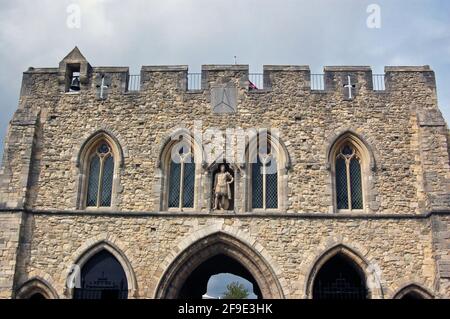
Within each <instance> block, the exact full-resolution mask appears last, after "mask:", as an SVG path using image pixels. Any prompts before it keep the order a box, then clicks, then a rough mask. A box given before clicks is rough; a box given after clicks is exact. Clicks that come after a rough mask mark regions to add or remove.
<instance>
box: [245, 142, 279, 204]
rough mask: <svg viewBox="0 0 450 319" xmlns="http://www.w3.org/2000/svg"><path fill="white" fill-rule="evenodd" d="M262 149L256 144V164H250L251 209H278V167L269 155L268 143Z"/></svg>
mask: <svg viewBox="0 0 450 319" xmlns="http://www.w3.org/2000/svg"><path fill="white" fill-rule="evenodd" d="M266 144H267V146H266V147H264V146H263V145H260V144H259V143H258V150H259V152H258V155H257V156H256V163H252V164H251V167H252V169H251V174H252V175H251V176H252V179H251V183H252V185H251V188H252V192H251V194H252V208H255V209H277V208H278V165H277V161H276V158H275V156H274V155H273V154H272V153H271V145H270V143H269V142H267V143H266Z"/></svg>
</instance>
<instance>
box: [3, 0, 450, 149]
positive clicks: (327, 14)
mask: <svg viewBox="0 0 450 319" xmlns="http://www.w3.org/2000/svg"><path fill="white" fill-rule="evenodd" d="M71 4H78V5H79V7H80V8H81V26H80V28H69V27H68V24H67V20H68V13H67V8H68V6H69V5H71ZM370 4H377V5H379V7H380V9H381V28H368V26H367V23H366V20H367V18H368V16H369V13H367V8H368V6H369V5H370ZM449 16H450V1H448V0H422V1H421V0H384V1H382V0H369V1H366V0H339V1H335V0H327V1H326V0H302V1H301V0H164V1H162V0H159V1H151V0H127V1H123V0H34V1H30V0H0V67H1V68H0V70H1V71H0V101H1V117H0V143H1V145H3V140H4V136H5V134H6V129H7V124H8V122H9V120H10V119H11V117H12V114H13V112H14V110H15V109H16V107H17V100H18V93H19V89H20V83H21V77H22V72H23V71H25V70H26V69H27V68H28V67H29V66H34V67H56V66H57V65H58V62H59V61H60V60H61V59H62V58H63V57H64V56H65V55H66V54H67V53H68V52H69V51H70V50H71V49H72V48H73V47H74V46H75V45H77V46H78V47H79V48H80V49H81V51H82V52H83V54H84V55H85V56H86V58H87V59H88V60H89V62H90V63H91V64H92V65H93V66H110V65H113V66H114V65H116V66H130V68H131V71H132V73H138V72H139V69H140V66H141V65H150V64H188V65H189V67H190V71H191V72H199V71H200V66H201V64H209V63H221V64H222V63H233V62H234V61H233V56H235V55H236V56H237V59H238V63H242V64H250V70H251V71H252V72H261V71H262V65H263V64H309V65H310V66H311V69H312V71H313V72H321V70H322V67H323V66H324V65H371V66H372V67H373V69H374V72H375V73H382V72H383V67H384V65H424V64H429V65H431V66H432V68H433V69H434V70H435V71H436V75H437V80H438V93H439V103H440V108H441V110H442V111H443V113H444V115H445V117H446V119H447V121H449V120H450V90H449V85H450V22H449ZM70 21H73V20H70ZM2 150H3V147H1V149H0V153H1V152H2Z"/></svg>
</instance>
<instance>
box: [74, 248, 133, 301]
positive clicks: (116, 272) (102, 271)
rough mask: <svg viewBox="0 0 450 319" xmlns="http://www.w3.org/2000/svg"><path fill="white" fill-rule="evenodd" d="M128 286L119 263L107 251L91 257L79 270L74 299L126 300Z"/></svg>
mask: <svg viewBox="0 0 450 319" xmlns="http://www.w3.org/2000/svg"><path fill="white" fill-rule="evenodd" d="M127 297H128V284H127V277H126V275H125V271H124V270H123V268H122V266H121V264H120V263H119V261H118V260H117V259H116V258H115V257H114V256H113V255H112V254H111V253H110V252H108V251H107V250H102V251H100V252H98V253H97V254H95V255H94V256H92V257H91V258H90V259H89V260H88V261H87V262H86V263H85V264H84V265H83V267H82V269H81V278H80V287H77V288H75V289H74V294H73V298H74V299H127Z"/></svg>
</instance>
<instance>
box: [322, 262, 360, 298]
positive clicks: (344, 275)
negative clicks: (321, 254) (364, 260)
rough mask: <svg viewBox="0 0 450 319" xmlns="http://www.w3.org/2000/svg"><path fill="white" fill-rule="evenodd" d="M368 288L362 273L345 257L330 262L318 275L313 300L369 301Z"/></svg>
mask: <svg viewBox="0 0 450 319" xmlns="http://www.w3.org/2000/svg"><path fill="white" fill-rule="evenodd" d="M367 294H368V290H367V286H366V282H365V277H364V275H363V273H362V271H361V270H360V269H359V267H358V266H356V265H355V264H354V263H353V262H352V261H351V260H349V259H348V258H347V257H345V256H341V255H336V256H334V257H332V258H331V259H330V260H328V261H327V262H326V263H325V264H324V265H323V266H322V268H321V269H320V270H319V272H318V273H317V275H316V278H315V280H314V286H313V299H325V300H358V299H367Z"/></svg>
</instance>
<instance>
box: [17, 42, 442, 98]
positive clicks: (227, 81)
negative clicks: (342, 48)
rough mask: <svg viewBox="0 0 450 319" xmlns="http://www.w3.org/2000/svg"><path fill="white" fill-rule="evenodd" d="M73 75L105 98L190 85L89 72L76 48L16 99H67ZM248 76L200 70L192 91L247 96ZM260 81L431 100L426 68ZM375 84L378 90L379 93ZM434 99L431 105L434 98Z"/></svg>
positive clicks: (163, 71)
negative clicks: (221, 89) (234, 90)
mask: <svg viewBox="0 0 450 319" xmlns="http://www.w3.org/2000/svg"><path fill="white" fill-rule="evenodd" d="M74 74H76V75H77V76H78V79H79V82H80V84H79V85H80V89H81V91H83V92H86V91H87V92H88V93H90V92H91V93H92V92H95V91H98V88H99V87H101V86H103V85H106V86H107V87H108V93H109V94H125V93H127V92H128V90H129V84H130V81H134V83H136V82H137V85H136V87H137V88H136V89H133V90H130V91H134V92H140V93H141V94H146V93H150V94H151V92H156V91H165V92H170V93H171V94H178V93H180V92H183V91H189V87H190V86H189V84H188V83H190V82H189V81H190V80H191V79H192V78H191V77H189V68H188V66H187V65H153V66H143V67H142V68H141V72H140V76H139V77H137V76H136V77H134V78H132V77H130V73H129V68H128V67H92V66H91V64H90V63H89V62H88V61H87V60H86V58H85V57H84V56H83V55H82V54H81V52H80V51H79V49H78V48H75V49H74V50H72V52H70V53H69V54H68V55H67V56H66V57H65V58H64V59H63V60H62V61H61V62H60V63H59V67H57V68H30V69H28V70H27V71H25V72H24V77H23V84H22V90H21V96H27V95H28V96H34V97H38V96H44V95H45V96H47V97H48V96H57V95H59V94H61V93H67V92H68V91H69V90H68V87H69V86H70V81H71V80H72V79H73V75H74ZM249 75H250V74H249V66H248V65H243V64H235V65H233V64H229V65H224V64H207V65H203V66H202V69H201V75H199V76H198V77H197V78H196V80H197V81H198V82H201V83H199V84H200V85H197V86H196V87H195V89H194V91H208V90H209V89H210V88H211V87H214V86H223V85H234V86H237V87H238V88H240V89H242V90H250V82H249ZM259 76H262V79H263V89H261V87H258V91H264V92H272V93H274V94H276V93H278V92H280V93H283V92H284V93H285V92H287V91H289V92H292V90H299V91H304V92H308V91H321V93H331V94H333V93H334V92H336V91H337V90H339V91H342V87H344V86H346V85H351V86H354V88H355V91H356V92H359V91H361V92H366V93H370V92H371V91H383V92H384V93H388V94H390V93H394V91H395V92H397V93H394V94H411V93H415V94H417V93H419V92H420V94H423V93H426V94H427V95H429V96H435V95H436V82H435V76H434V72H433V71H432V70H431V68H430V67H429V66H427V65H426V66H387V67H386V68H385V74H384V75H378V77H377V78H376V80H377V81H378V83H374V78H375V77H376V75H373V74H372V69H371V67H370V66H326V67H324V69H323V75H312V74H311V71H310V67H309V66H307V65H264V66H263V74H262V75H259ZM200 77H201V78H200ZM313 77H314V78H313ZM318 78H319V81H321V82H322V83H323V85H322V87H321V88H319V89H317V88H314V86H313V85H312V83H313V81H317V79H318ZM105 81H106V82H105ZM380 81H381V87H382V89H381V90H380V89H379V86H380ZM374 84H378V88H376V87H375V85H374ZM260 86H261V85H260ZM191 87H192V86H191ZM97 94H98V93H97ZM433 99H435V100H436V97H433ZM431 104H433V103H431ZM435 104H437V103H435Z"/></svg>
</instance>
